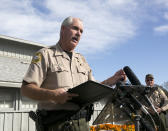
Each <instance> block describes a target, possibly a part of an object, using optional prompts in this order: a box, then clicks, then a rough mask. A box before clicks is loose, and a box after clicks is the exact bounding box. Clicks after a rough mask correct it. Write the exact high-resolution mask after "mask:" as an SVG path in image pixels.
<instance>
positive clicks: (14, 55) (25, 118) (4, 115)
mask: <svg viewBox="0 0 168 131" xmlns="http://www.w3.org/2000/svg"><path fill="white" fill-rule="evenodd" d="M43 47H45V46H44V45H42V44H38V43H35V42H30V41H26V40H22V39H17V38H12V37H8V36H3V35H0V131H35V123H34V121H33V120H32V119H31V118H30V117H29V115H28V112H29V111H30V110H36V107H37V103H36V102H35V101H33V100H30V99H28V98H26V97H23V96H21V93H20V87H21V83H22V79H23V76H24V74H25V73H26V71H27V69H28V66H29V64H30V62H31V59H32V55H33V54H34V53H35V52H36V51H37V50H39V49H40V48H43ZM101 109H102V105H101V103H95V110H96V111H95V112H94V115H93V117H92V119H91V121H90V124H92V122H93V120H94V119H95V118H96V117H97V115H98V114H99V112H100V111H101Z"/></svg>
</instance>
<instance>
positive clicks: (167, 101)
mask: <svg viewBox="0 0 168 131" xmlns="http://www.w3.org/2000/svg"><path fill="white" fill-rule="evenodd" d="M149 98H150V100H151V102H152V103H153V105H154V107H159V108H162V110H163V111H166V110H168V98H167V96H166V95H165V93H164V92H163V90H161V89H160V88H159V87H158V89H157V90H155V91H154V92H153V94H152V95H151V96H150V97H149ZM161 103H162V105H161Z"/></svg>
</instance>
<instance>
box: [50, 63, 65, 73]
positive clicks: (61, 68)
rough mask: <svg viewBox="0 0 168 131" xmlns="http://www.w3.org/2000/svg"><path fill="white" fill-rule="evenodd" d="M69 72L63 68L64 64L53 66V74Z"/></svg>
mask: <svg viewBox="0 0 168 131" xmlns="http://www.w3.org/2000/svg"><path fill="white" fill-rule="evenodd" d="M64 71H65V72H68V70H67V69H66V68H65V67H64V66H63V64H53V65H52V66H51V72H64Z"/></svg>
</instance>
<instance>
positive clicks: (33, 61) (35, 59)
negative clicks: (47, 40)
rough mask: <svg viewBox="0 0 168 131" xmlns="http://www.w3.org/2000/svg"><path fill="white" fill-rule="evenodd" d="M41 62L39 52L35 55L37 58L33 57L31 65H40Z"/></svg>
mask: <svg viewBox="0 0 168 131" xmlns="http://www.w3.org/2000/svg"><path fill="white" fill-rule="evenodd" d="M39 61H41V53H40V52H38V53H36V54H35V56H34V57H33V59H32V62H31V63H34V64H35V63H38V62H39Z"/></svg>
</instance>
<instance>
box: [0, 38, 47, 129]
mask: <svg viewBox="0 0 168 131" xmlns="http://www.w3.org/2000/svg"><path fill="white" fill-rule="evenodd" d="M42 47H44V45H41V44H38V43H35V42H30V41H25V40H21V39H16V38H12V37H7V36H2V35H0V131H34V130H35V124H34V122H33V121H32V119H31V118H29V116H28V112H29V111H30V110H35V109H36V106H37V105H36V102H35V101H32V100H30V99H28V98H25V97H23V96H21V94H20V87H21V82H22V79H23V76H24V74H25V73H26V70H27V68H28V66H29V63H30V61H31V59H32V55H33V54H34V53H35V52H36V51H37V50H39V49H40V48H42Z"/></svg>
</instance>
